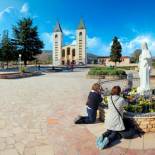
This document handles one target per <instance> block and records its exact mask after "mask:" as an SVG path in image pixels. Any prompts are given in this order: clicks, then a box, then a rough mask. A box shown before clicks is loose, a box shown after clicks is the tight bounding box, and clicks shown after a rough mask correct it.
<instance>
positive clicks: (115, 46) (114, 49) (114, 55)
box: [110, 37, 122, 66]
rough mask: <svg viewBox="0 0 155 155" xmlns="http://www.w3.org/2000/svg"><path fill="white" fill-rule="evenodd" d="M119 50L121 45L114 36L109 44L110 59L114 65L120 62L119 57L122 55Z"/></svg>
mask: <svg viewBox="0 0 155 155" xmlns="http://www.w3.org/2000/svg"><path fill="white" fill-rule="evenodd" d="M121 51H122V46H121V44H120V42H119V41H118V38H117V37H114V38H113V43H112V46H111V53H110V61H113V62H114V63H115V66H116V63H117V62H121V57H122V54H121Z"/></svg>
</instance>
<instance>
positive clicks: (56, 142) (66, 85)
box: [0, 69, 155, 155]
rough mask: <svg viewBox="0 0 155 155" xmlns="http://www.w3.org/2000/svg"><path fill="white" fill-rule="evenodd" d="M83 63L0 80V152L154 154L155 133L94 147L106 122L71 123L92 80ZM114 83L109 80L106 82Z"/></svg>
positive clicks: (82, 106)
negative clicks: (69, 68) (70, 69)
mask: <svg viewBox="0 0 155 155" xmlns="http://www.w3.org/2000/svg"><path fill="white" fill-rule="evenodd" d="M86 74H87V69H79V70H76V71H75V72H63V73H46V74H45V75H42V76H38V77H31V78H24V79H14V80H2V79H1V80H0V155H154V154H155V143H154V139H155V134H153V133H150V134H145V135H144V136H142V137H141V138H140V137H138V138H135V139H132V140H124V139H123V140H121V141H118V142H116V143H117V144H113V146H112V147H109V148H107V149H105V150H102V151H99V150H98V149H97V148H96V145H95V141H96V136H99V135H100V134H101V133H102V132H104V130H105V129H104V124H103V123H102V122H97V123H95V124H91V125H75V124H74V123H73V120H74V118H75V117H76V116H77V115H79V114H85V102H86V99H87V95H88V92H89V90H90V88H91V85H92V84H93V83H94V82H96V80H92V79H87V78H86ZM107 87H112V84H107Z"/></svg>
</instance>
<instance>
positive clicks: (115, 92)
mask: <svg viewBox="0 0 155 155" xmlns="http://www.w3.org/2000/svg"><path fill="white" fill-rule="evenodd" d="M120 93H121V88H120V86H114V87H113V88H112V90H111V95H120Z"/></svg>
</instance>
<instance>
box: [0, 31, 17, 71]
mask: <svg viewBox="0 0 155 155" xmlns="http://www.w3.org/2000/svg"><path fill="white" fill-rule="evenodd" d="M15 55H16V54H15V50H14V46H13V45H12V43H11V40H10V39H9V36H8V31H7V30H5V31H4V32H3V36H2V43H1V50H0V57H1V61H6V63H7V68H8V64H9V61H12V60H15Z"/></svg>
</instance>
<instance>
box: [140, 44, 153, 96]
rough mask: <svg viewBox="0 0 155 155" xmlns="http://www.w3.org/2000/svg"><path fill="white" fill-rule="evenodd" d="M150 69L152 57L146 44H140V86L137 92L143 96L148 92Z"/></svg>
mask: <svg viewBox="0 0 155 155" xmlns="http://www.w3.org/2000/svg"><path fill="white" fill-rule="evenodd" d="M151 68H152V56H151V52H150V51H149V50H148V46H147V43H146V42H144V43H142V53H141V54H140V56H139V77H140V86H139V88H138V92H139V93H140V94H143V95H144V93H145V92H148V91H149V90H150V73H151Z"/></svg>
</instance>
